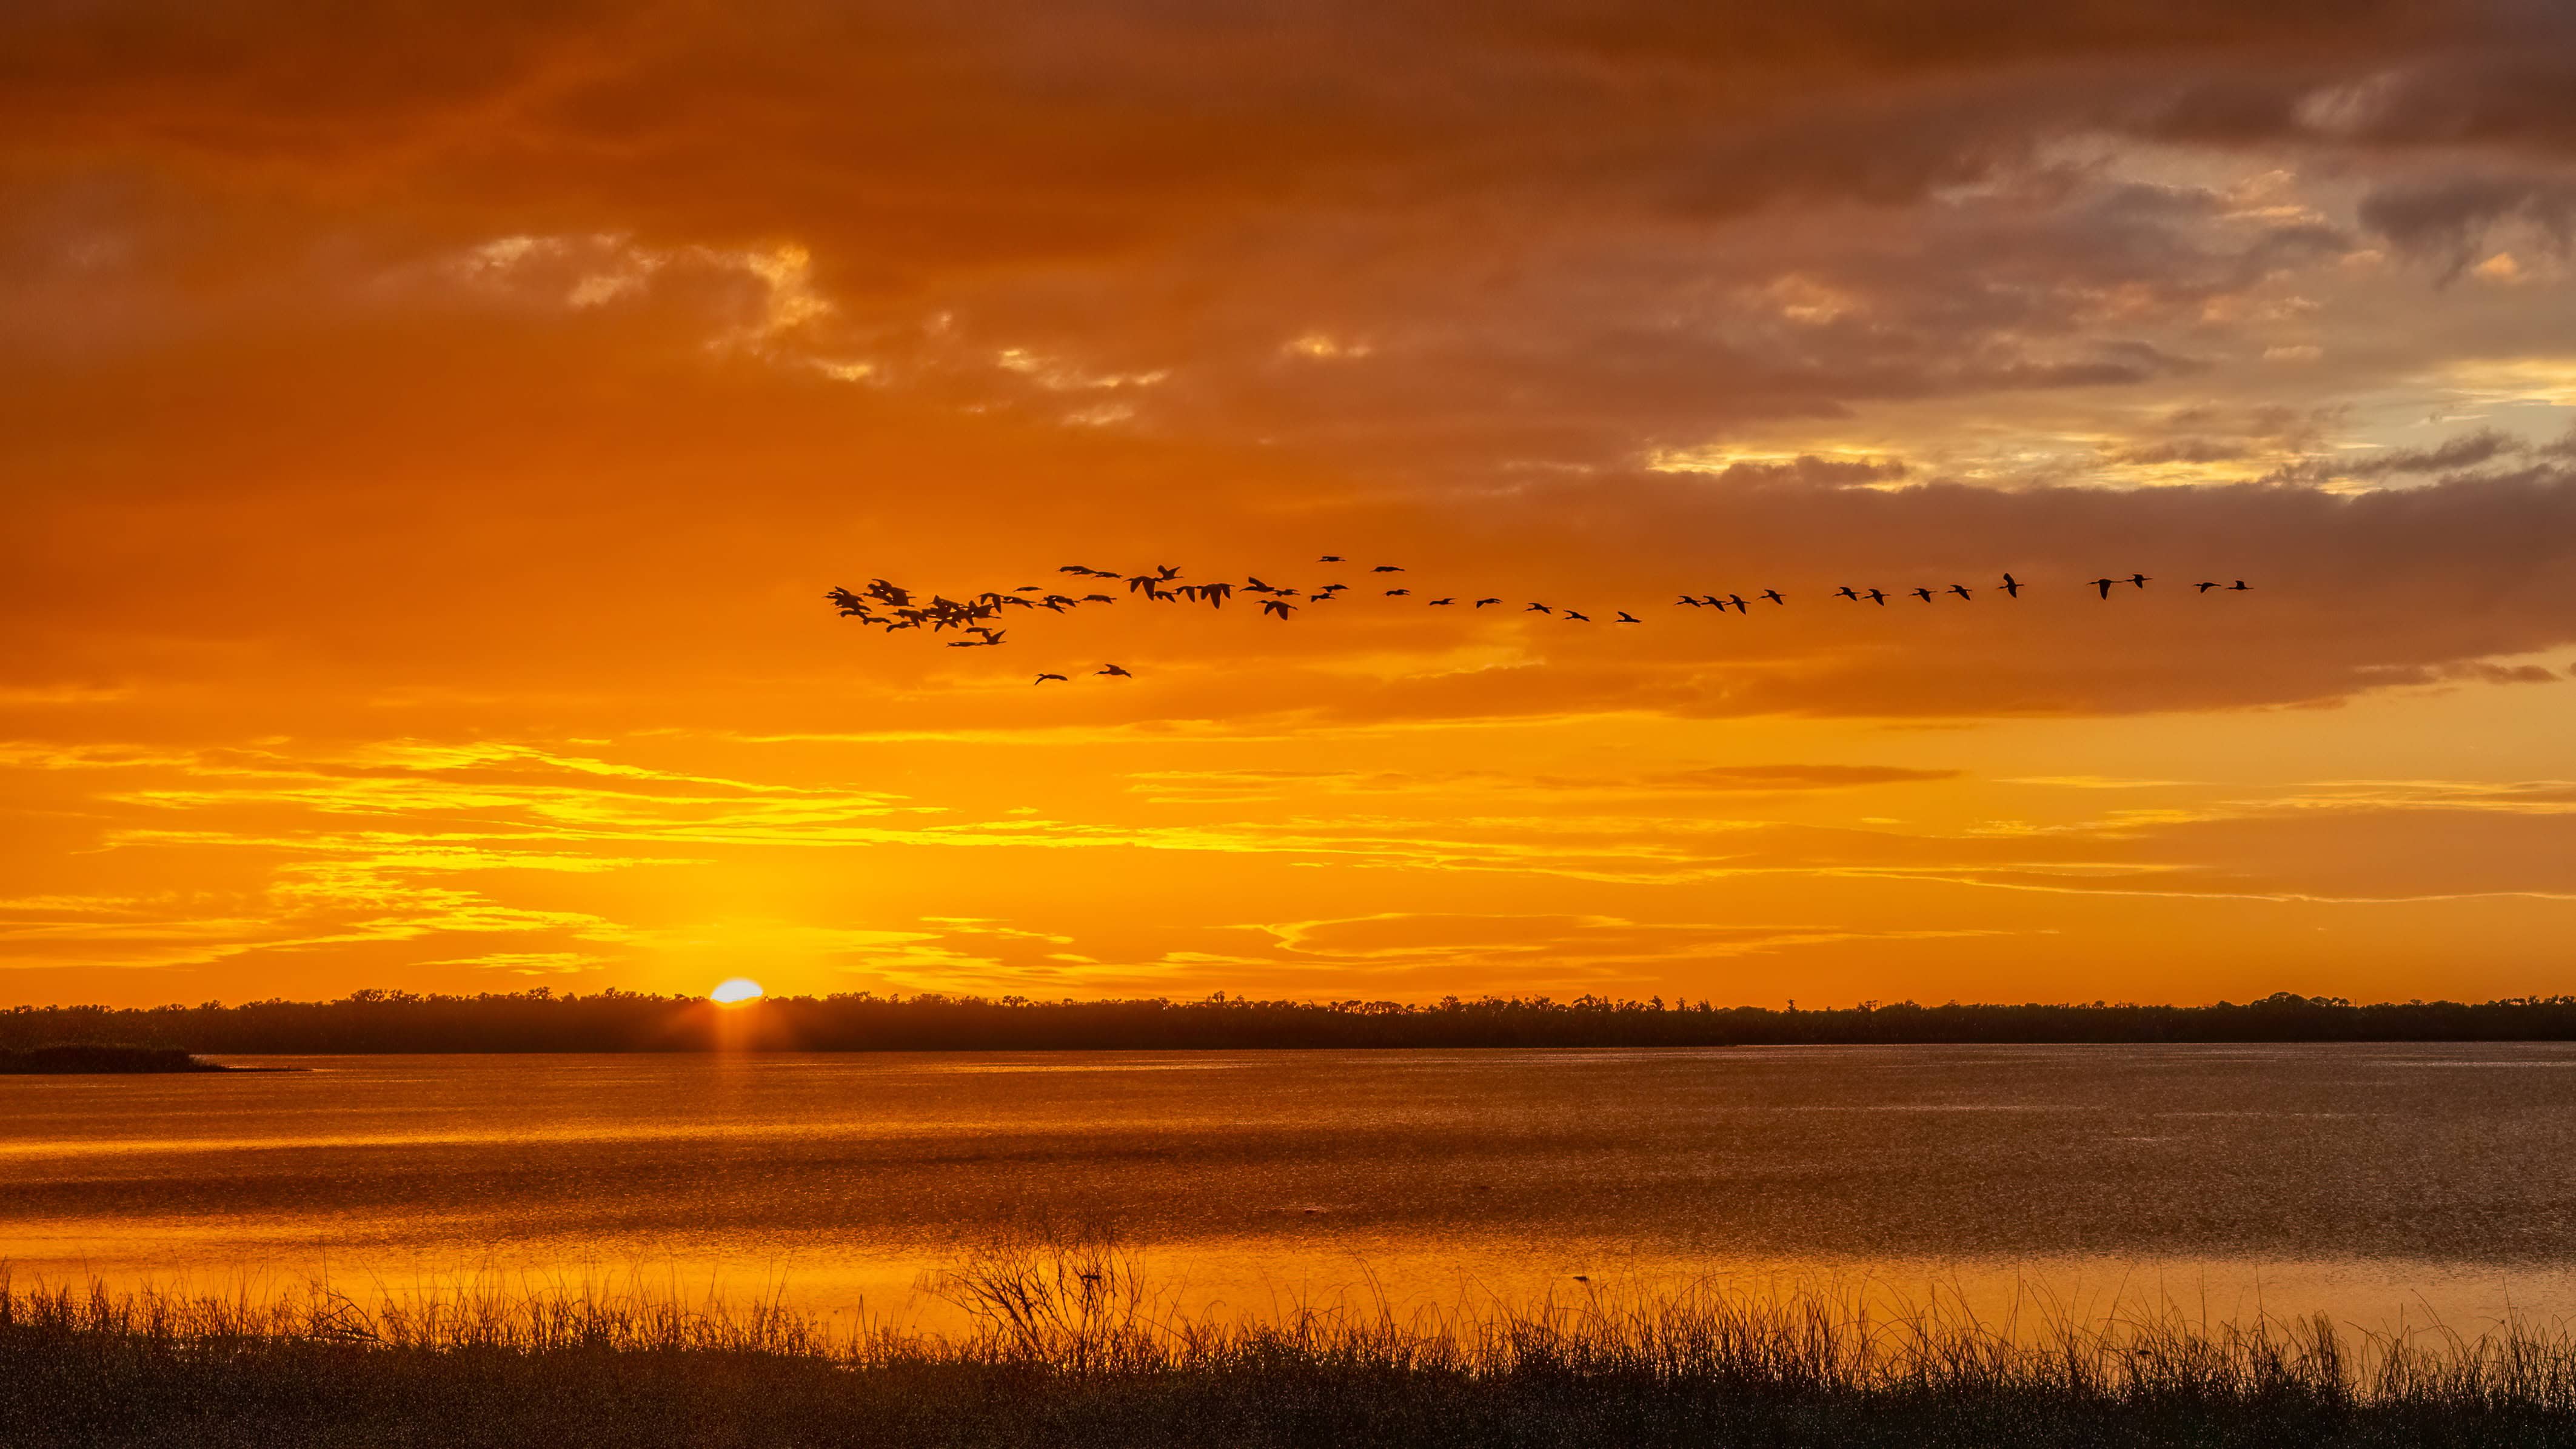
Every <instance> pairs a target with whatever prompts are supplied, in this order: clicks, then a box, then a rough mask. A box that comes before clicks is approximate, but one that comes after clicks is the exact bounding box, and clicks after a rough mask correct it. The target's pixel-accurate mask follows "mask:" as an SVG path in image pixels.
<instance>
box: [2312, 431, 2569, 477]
mask: <svg viewBox="0 0 2576 1449" xmlns="http://www.w3.org/2000/svg"><path fill="white" fill-rule="evenodd" d="M2529 451H2531V445H2530V444H2529V443H2526V442H2524V441H2523V440H2522V439H2520V438H2516V437H2512V436H2510V435H2508V434H2505V433H2500V432H2497V431H2496V430H2495V429H2493V428H2480V429H2478V430H2477V431H2476V432H2474V433H2464V434H2462V435H2461V436H2459V437H2456V438H2452V439H2450V440H2448V441H2447V442H2443V443H2440V444H2438V445H2436V446H2434V447H2430V448H2405V449H2400V450H2398V451H2396V452H2391V453H2381V454H2378V455H2376V456H2373V457H2369V458H2364V459H2362V460H2360V461H2359V462H2348V463H2339V464H2336V465H2335V471H2336V472H2338V473H2341V474H2343V475H2345V476H2347V477H2353V478H2387V477H2392V476H2399V475H2405V474H2422V473H2455V472H2458V471H2459V470H2461V469H2463V468H2474V467H2476V466H2478V465H2479V464H2481V463H2490V462H2493V461H2495V460H2496V459H2498V458H2503V457H2510V456H2513V455H2515V454H2520V453H2527V452H2529Z"/></svg>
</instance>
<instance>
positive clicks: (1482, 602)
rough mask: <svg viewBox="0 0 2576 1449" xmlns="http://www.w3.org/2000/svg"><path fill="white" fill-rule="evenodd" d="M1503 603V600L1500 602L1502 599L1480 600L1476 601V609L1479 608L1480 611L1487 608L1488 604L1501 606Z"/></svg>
mask: <svg viewBox="0 0 2576 1449" xmlns="http://www.w3.org/2000/svg"><path fill="white" fill-rule="evenodd" d="M1501 602H1502V600H1500V599H1478V600H1477V601H1476V607H1477V608H1479V609H1481V608H1483V607H1485V606H1486V605H1487V604H1499V603H1501Z"/></svg>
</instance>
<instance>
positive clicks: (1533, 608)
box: [1521, 604, 1556, 614]
mask: <svg viewBox="0 0 2576 1449" xmlns="http://www.w3.org/2000/svg"><path fill="white" fill-rule="evenodd" d="M1521 612H1522V613H1524V614H1553V613H1555V612H1556V611H1555V610H1554V609H1551V608H1549V607H1548V606H1547V605H1545V604H1532V605H1530V606H1529V607H1528V608H1526V609H1523V610H1521Z"/></svg>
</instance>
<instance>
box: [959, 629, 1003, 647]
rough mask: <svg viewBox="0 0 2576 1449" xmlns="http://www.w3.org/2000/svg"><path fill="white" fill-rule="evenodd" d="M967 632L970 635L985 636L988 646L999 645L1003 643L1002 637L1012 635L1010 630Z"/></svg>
mask: <svg viewBox="0 0 2576 1449" xmlns="http://www.w3.org/2000/svg"><path fill="white" fill-rule="evenodd" d="M966 632H967V633H969V634H981V635H983V636H984V642H985V643H987V644H999V643H1001V642H1002V636H1003V635H1005V634H1008V633H1010V632H1011V631H1010V630H1008V629H969V630H967V631H966Z"/></svg>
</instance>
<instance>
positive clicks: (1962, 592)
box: [1950, 584, 1976, 603]
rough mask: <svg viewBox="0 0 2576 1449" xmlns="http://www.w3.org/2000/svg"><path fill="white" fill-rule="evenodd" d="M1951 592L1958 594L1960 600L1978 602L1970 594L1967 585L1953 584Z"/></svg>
mask: <svg viewBox="0 0 2576 1449" xmlns="http://www.w3.org/2000/svg"><path fill="white" fill-rule="evenodd" d="M1950 592H1951V593H1954V594H1957V595H1958V596H1959V597H1960V598H1963V599H1967V600H1968V601H1969V602H1970V603H1975V602H1976V600H1975V598H1974V597H1973V596H1971V595H1970V594H1969V593H1968V586H1967V585H1966V584H1952V585H1951V586H1950Z"/></svg>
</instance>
